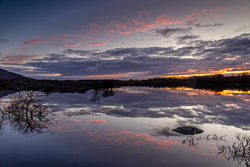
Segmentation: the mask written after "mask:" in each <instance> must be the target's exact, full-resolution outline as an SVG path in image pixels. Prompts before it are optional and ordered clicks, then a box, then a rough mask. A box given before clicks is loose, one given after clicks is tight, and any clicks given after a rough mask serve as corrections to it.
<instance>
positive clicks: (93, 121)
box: [87, 120, 106, 123]
mask: <svg viewBox="0 0 250 167" xmlns="http://www.w3.org/2000/svg"><path fill="white" fill-rule="evenodd" d="M87 122H91V123H106V120H88V121H87Z"/></svg>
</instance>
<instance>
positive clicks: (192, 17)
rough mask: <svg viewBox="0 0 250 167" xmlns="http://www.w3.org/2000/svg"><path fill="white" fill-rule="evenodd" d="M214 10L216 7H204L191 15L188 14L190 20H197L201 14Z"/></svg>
mask: <svg viewBox="0 0 250 167" xmlns="http://www.w3.org/2000/svg"><path fill="white" fill-rule="evenodd" d="M213 10H214V9H203V10H198V11H196V12H194V13H192V14H190V15H189V16H188V18H189V19H190V20H195V19H197V18H198V17H199V16H200V15H202V14H203V13H206V12H211V11H213Z"/></svg>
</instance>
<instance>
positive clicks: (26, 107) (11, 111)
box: [0, 91, 55, 136]
mask: <svg viewBox="0 0 250 167" xmlns="http://www.w3.org/2000/svg"><path fill="white" fill-rule="evenodd" d="M41 97H42V96H41V95H37V94H35V93H34V92H32V91H29V92H26V94H25V95H23V94H21V93H19V94H18V95H16V96H13V97H12V98H11V99H10V103H9V105H8V106H7V107H3V108H0V111H1V112H0V113H1V114H0V119H1V120H0V134H3V133H4V125H6V124H9V125H10V127H11V129H12V130H13V131H14V132H18V133H20V134H23V135H25V136H33V135H38V134H44V133H53V132H51V131H50V130H49V128H50V127H52V126H55V123H54V122H53V120H54V118H55V114H54V113H53V112H50V111H49V110H48V109H47V108H46V107H45V106H43V105H42V104H41V102H42V99H41Z"/></svg>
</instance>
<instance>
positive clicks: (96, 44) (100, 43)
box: [87, 42, 106, 46]
mask: <svg viewBox="0 0 250 167" xmlns="http://www.w3.org/2000/svg"><path fill="white" fill-rule="evenodd" d="M87 45H92V46H104V45H106V43H104V42H99V43H90V44H87Z"/></svg>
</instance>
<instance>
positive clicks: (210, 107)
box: [0, 87, 250, 167]
mask: <svg viewBox="0 0 250 167" xmlns="http://www.w3.org/2000/svg"><path fill="white" fill-rule="evenodd" d="M11 93H13V94H11ZM0 94H1V95H2V98H1V107H2V109H1V114H0V116H1V117H0V126H1V127H0V148H1V150H0V155H1V160H0V166H43V167H44V166H90V167H91V166H107V167H112V166H129V167H132V166H136V167H137V166H143V167H146V166H154V167H155V166H157V167H158V166H159V167H161V166H170V167H178V166H181V167H186V166H190V167H191V166H202V167H211V166H218V167H224V166H225V167H231V166H249V165H250V131H249V130H250V96H249V94H250V92H244V91H236V90H235V91H232V90H224V91H220V92H212V91H206V90H193V89H190V88H184V87H180V88H176V89H171V88H149V87H123V88H114V89H103V90H91V91H88V92H87V93H85V94H77V93H61V94H60V93H52V94H49V95H44V94H42V93H40V92H20V93H18V92H15V93H14V92H1V93H0ZM184 127H189V128H190V127H191V128H195V129H200V130H202V131H204V132H202V133H198V134H182V133H179V132H175V131H173V130H174V129H177V128H184Z"/></svg>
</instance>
